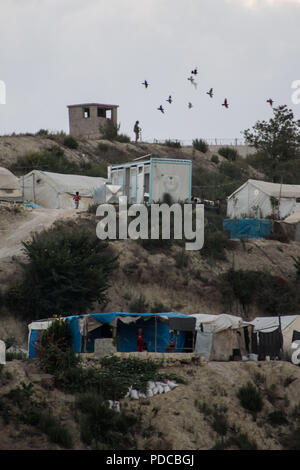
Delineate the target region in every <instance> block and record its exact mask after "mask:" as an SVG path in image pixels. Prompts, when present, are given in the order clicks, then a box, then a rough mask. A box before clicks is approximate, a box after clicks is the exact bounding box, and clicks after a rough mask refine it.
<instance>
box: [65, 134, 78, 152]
mask: <svg viewBox="0 0 300 470" xmlns="http://www.w3.org/2000/svg"><path fill="white" fill-rule="evenodd" d="M64 146H65V147H68V148H69V149H74V150H76V149H77V148H78V147H79V144H78V142H77V140H76V139H75V137H73V136H72V135H67V136H66V137H65V138H64Z"/></svg>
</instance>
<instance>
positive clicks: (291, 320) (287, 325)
mask: <svg viewBox="0 0 300 470" xmlns="http://www.w3.org/2000/svg"><path fill="white" fill-rule="evenodd" d="M280 322H281V331H282V336H283V351H284V352H285V353H287V354H291V353H292V349H291V345H292V339H293V333H294V331H297V332H299V333H300V315H284V316H281V317H280ZM251 324H252V325H253V326H254V333H255V332H262V333H271V332H272V331H275V330H277V328H278V327H279V318H278V317H257V318H255V319H254V320H252V322H251Z"/></svg>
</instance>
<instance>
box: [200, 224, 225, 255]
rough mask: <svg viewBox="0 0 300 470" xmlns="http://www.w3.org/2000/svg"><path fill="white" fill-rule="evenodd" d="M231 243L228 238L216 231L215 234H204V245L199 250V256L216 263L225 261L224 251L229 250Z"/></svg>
mask: <svg viewBox="0 0 300 470" xmlns="http://www.w3.org/2000/svg"><path fill="white" fill-rule="evenodd" d="M230 246H231V243H230V240H229V238H228V236H227V235H226V234H225V233H224V232H222V231H220V230H218V231H216V232H207V231H206V232H205V235H204V245H203V248H202V249H201V250H200V255H201V256H203V257H205V258H209V259H211V260H216V261H225V260H226V253H225V250H226V249H227V248H230Z"/></svg>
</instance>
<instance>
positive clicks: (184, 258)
mask: <svg viewBox="0 0 300 470" xmlns="http://www.w3.org/2000/svg"><path fill="white" fill-rule="evenodd" d="M189 261H190V258H189V256H188V255H187V254H186V253H185V252H184V250H181V251H179V252H178V253H176V255H175V266H176V268H179V269H181V268H187V266H188V265H189Z"/></svg>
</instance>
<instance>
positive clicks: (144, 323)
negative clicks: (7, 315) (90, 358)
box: [28, 312, 190, 357]
mask: <svg viewBox="0 0 300 470" xmlns="http://www.w3.org/2000/svg"><path fill="white" fill-rule="evenodd" d="M174 318H177V319H179V318H180V319H181V320H182V321H184V320H185V319H187V321H188V323H189V325H190V319H189V316H188V315H184V314H180V313H173V312H167V313H155V314H154V313H124V312H111V313H93V314H90V315H74V316H68V317H65V318H64V320H65V321H68V322H69V328H70V332H71V336H72V343H73V348H74V351H75V352H77V353H81V352H93V351H94V342H95V339H98V338H107V337H112V338H116V343H117V349H118V351H120V352H131V351H136V350H137V329H138V328H142V329H143V332H144V335H143V338H144V341H145V343H146V344H147V349H148V351H149V352H166V347H167V346H168V343H169V341H170V338H171V328H170V325H169V322H170V320H171V319H174ZM52 321H53V319H49V320H40V321H36V322H32V323H30V325H28V328H29V336H28V354H29V357H35V356H36V341H37V340H38V339H39V338H40V337H41V334H42V332H43V330H45V329H47V328H48V327H49V326H50V325H51V323H52ZM185 339H186V338H185V332H184V330H182V329H181V330H180V331H179V332H178V335H176V349H175V351H174V352H184V348H185Z"/></svg>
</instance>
